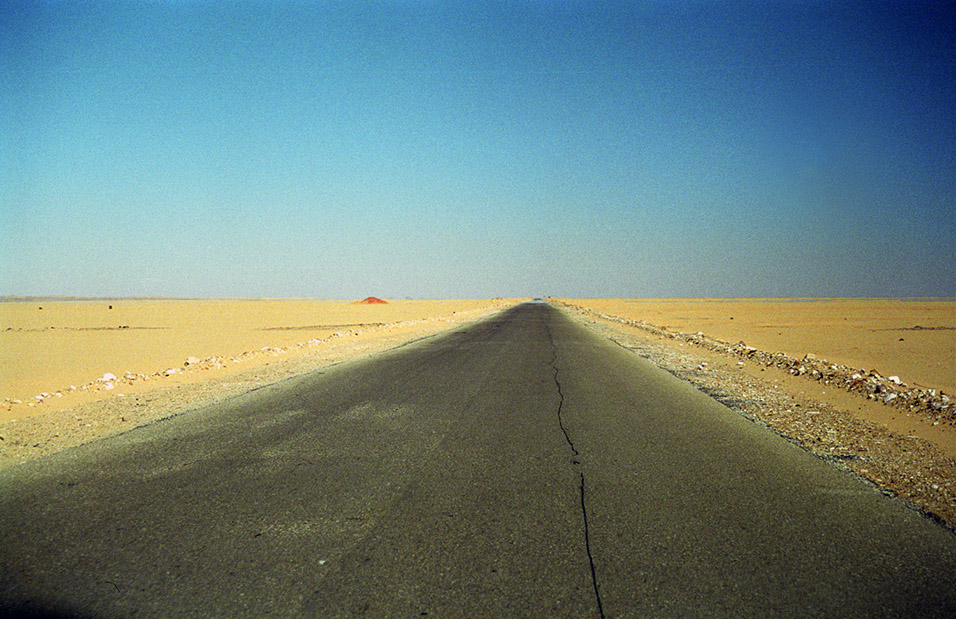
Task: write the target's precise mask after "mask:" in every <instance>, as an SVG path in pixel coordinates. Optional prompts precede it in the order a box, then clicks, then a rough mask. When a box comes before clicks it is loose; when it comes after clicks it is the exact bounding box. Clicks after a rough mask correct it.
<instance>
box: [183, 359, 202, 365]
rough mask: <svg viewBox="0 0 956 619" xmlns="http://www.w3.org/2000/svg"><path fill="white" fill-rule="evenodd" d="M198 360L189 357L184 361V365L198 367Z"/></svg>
mask: <svg viewBox="0 0 956 619" xmlns="http://www.w3.org/2000/svg"><path fill="white" fill-rule="evenodd" d="M199 363H200V360H199V359H198V358H196V357H189V358H188V359H186V363H185V365H199Z"/></svg>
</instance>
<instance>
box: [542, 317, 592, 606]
mask: <svg viewBox="0 0 956 619" xmlns="http://www.w3.org/2000/svg"><path fill="white" fill-rule="evenodd" d="M544 327H545V329H546V330H547V332H548V340H549V341H550V342H551V371H552V372H553V375H552V376H553V378H554V384H555V386H557V388H558V426H559V427H560V428H561V432H562V433H563V434H564V440H565V441H567V443H568V447H570V448H571V453H572V456H573V457H572V458H571V464H572V465H574V467H575V468H576V470H577V472H578V475H579V476H580V479H581V483H580V489H581V516H582V517H583V519H584V548H585V550H586V551H587V554H588V565H589V566H590V567H591V584H592V585H593V587H594V598H595V600H596V601H597V608H598V614H599V615H600V616H601V618H602V619H603V618H604V605H603V604H602V603H601V591H600V589H599V588H598V582H597V572H596V571H595V570H594V555H593V554H591V529H590V526H589V524H588V506H587V500H586V494H585V484H584V471H582V470H580V468H579V467H580V466H581V460H580V459H579V456H580V453H579V452H578V450H577V448H576V447H575V446H574V441H572V440H571V435H570V434H568V429H567V428H566V427H565V425H564V417H563V416H562V414H561V413H562V412H563V409H564V392H563V391H562V390H561V381H559V380H558V366H557V360H558V349H557V347H556V346H555V345H554V336H553V335H552V334H551V326H550V325H549V324H548V323H545V325H544Z"/></svg>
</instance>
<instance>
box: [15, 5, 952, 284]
mask: <svg viewBox="0 0 956 619" xmlns="http://www.w3.org/2000/svg"><path fill="white" fill-rule="evenodd" d="M833 4H836V6H833ZM954 6H956V5H954V3H952V2H939V3H932V2H917V3H912V4H909V3H898V2H885V3H884V2H859V3H856V2H840V3H831V2H813V1H809V0H806V1H799V2H781V3H765V2H752V3H750V2H663V1H659V2H653V1H652V2H633V3H628V2H609V3H601V2H437V1H429V2H424V1H423V2H415V1H404V2H397V1H396V2H335V3H331V2H329V3H324V2H323V3H308V2H268V3H267V2H225V3H218V2H184V1H179V2H172V1H171V2H159V1H151V2H116V3H87V2H83V3H73V2H40V3H33V2H29V3H27V2H6V3H3V4H2V5H0V93H2V94H0V294H7V295H88V296H125V295H130V296H143V295H146V296H268V297H286V296H300V297H321V298H354V297H364V296H367V295H372V294H374V295H377V296H390V297H399V298H400V297H406V296H409V297H490V296H513V295H514V296H517V295H522V296H523V295H545V294H552V295H555V296H571V297H584V296H615V297H641V296H925V295H931V296H942V295H945V296H952V295H956V113H954V110H956V9H954Z"/></svg>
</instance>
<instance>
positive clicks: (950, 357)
mask: <svg viewBox="0 0 956 619" xmlns="http://www.w3.org/2000/svg"><path fill="white" fill-rule="evenodd" d="M566 301H567V302H569V303H573V304H575V305H580V306H584V307H588V308H591V309H593V310H595V311H598V312H602V313H605V314H612V315H615V316H620V317H623V318H628V319H630V320H643V321H645V322H649V323H651V324H654V325H657V326H662V327H666V328H667V329H668V330H670V331H679V332H683V333H696V332H698V331H699V332H702V333H704V334H705V335H709V336H711V337H716V338H718V339H721V340H726V341H729V342H733V343H736V342H739V341H743V342H745V343H746V344H747V345H749V346H753V347H755V348H757V349H759V350H763V351H767V352H784V353H787V354H789V355H791V356H794V357H798V358H800V357H803V355H805V354H807V353H811V354H814V355H816V356H817V357H820V358H824V359H827V360H828V361H830V362H832V363H840V364H844V365H847V366H849V367H853V368H862V369H865V370H871V369H873V370H877V371H878V372H879V373H880V374H882V375H883V376H891V375H896V376H899V377H900V378H901V379H902V380H903V381H904V382H906V383H909V384H912V385H918V386H923V387H929V388H936V389H941V390H943V391H945V392H946V393H949V394H954V393H956V301H954V300H952V299H934V300H925V299H914V300H904V299H566Z"/></svg>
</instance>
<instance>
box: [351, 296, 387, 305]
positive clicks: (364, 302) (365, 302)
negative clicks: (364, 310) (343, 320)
mask: <svg viewBox="0 0 956 619" xmlns="http://www.w3.org/2000/svg"><path fill="white" fill-rule="evenodd" d="M355 303H356V304H357V305H372V304H374V303H388V301H383V300H381V299H379V298H378V297H368V298H366V299H362V300H361V301H356V302H355Z"/></svg>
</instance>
